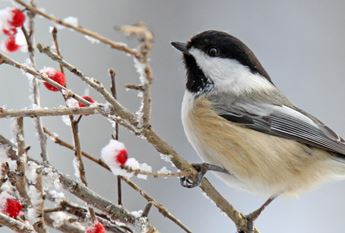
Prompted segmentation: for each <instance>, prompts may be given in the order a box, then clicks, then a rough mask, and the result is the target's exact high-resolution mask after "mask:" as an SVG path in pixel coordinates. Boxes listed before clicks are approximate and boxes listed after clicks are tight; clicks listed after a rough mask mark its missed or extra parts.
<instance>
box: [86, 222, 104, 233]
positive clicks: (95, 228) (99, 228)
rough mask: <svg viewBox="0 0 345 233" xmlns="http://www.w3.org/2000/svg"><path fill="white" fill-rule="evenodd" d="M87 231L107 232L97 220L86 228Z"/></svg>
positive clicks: (93, 232)
mask: <svg viewBox="0 0 345 233" xmlns="http://www.w3.org/2000/svg"><path fill="white" fill-rule="evenodd" d="M85 233H105V229H104V226H103V225H102V223H100V222H95V223H94V224H93V225H92V226H90V227H88V228H87V229H86V232H85Z"/></svg>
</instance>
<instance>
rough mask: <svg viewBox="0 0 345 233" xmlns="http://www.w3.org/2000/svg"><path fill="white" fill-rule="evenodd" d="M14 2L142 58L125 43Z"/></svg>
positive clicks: (114, 47)
mask: <svg viewBox="0 0 345 233" xmlns="http://www.w3.org/2000/svg"><path fill="white" fill-rule="evenodd" d="M14 1H15V2H16V3H18V4H20V5H22V6H23V7H25V8H26V9H27V10H29V11H31V12H33V13H35V14H38V15H40V16H42V17H44V18H46V19H48V20H50V21H52V22H54V23H56V24H60V25H62V26H64V27H66V28H70V29H72V30H74V31H76V32H79V33H81V34H84V35H86V36H89V37H92V38H94V39H96V40H99V41H100V42H102V43H103V44H106V45H109V46H110V47H111V48H113V49H116V50H119V51H122V52H125V53H127V54H130V55H132V56H134V57H137V58H139V56H140V55H139V53H138V52H137V51H136V50H134V49H131V48H129V47H128V46H127V45H126V44H124V43H121V42H115V41H112V40H110V39H109V38H107V37H105V36H102V35H100V34H98V33H96V32H93V31H91V30H89V29H87V28H84V27H82V26H80V25H73V24H70V23H68V22H65V21H63V20H62V19H58V18H56V17H54V16H52V15H49V14H47V13H45V12H43V11H41V10H39V9H37V8H36V7H33V6H30V5H29V4H27V3H25V2H24V1H22V0H14Z"/></svg>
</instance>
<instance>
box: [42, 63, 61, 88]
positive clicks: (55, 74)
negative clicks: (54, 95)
mask: <svg viewBox="0 0 345 233" xmlns="http://www.w3.org/2000/svg"><path fill="white" fill-rule="evenodd" d="M41 73H44V74H46V75H48V77H49V78H50V79H51V80H53V81H55V82H57V83H58V84H60V85H61V86H64V87H65V86H66V78H65V75H64V74H63V73H62V72H61V71H58V70H55V69H53V68H44V69H42V70H41ZM43 84H44V86H45V87H46V88H47V89H48V90H50V91H60V88H58V87H55V86H53V85H51V84H50V83H48V82H44V83H43Z"/></svg>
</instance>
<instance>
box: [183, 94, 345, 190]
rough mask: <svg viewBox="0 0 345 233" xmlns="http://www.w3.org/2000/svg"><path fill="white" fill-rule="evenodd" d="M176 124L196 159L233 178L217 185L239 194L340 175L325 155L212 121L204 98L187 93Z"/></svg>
mask: <svg viewBox="0 0 345 233" xmlns="http://www.w3.org/2000/svg"><path fill="white" fill-rule="evenodd" d="M182 123H183V127H184V130H185V133H186V136H187V138H188V140H189V142H190V143H191V144H192V146H193V147H194V149H195V150H196V151H197V153H198V154H199V156H200V157H201V158H202V159H203V160H204V161H205V162H208V163H212V164H216V165H219V166H222V167H224V168H226V169H227V170H228V171H229V172H230V173H232V174H233V175H234V176H233V177H230V176H228V175H222V177H223V178H224V179H223V180H225V181H226V182H227V183H230V184H231V185H235V186H240V188H242V189H246V190H249V191H254V192H259V193H265V194H266V193H269V194H277V193H296V192H298V191H300V190H301V189H305V188H308V187H310V186H312V185H314V184H316V183H318V182H320V181H322V180H324V179H325V178H327V177H329V176H331V175H334V174H333V173H335V170H337V172H338V173H339V170H341V172H344V171H343V170H344V168H343V167H342V166H343V165H340V164H339V163H337V162H335V161H333V160H331V159H330V157H329V154H328V153H327V152H325V151H323V150H320V149H317V148H310V147H308V146H305V145H303V144H300V143H298V142H296V141H293V140H289V139H284V138H280V137H276V136H272V135H268V134H265V133H261V132H258V131H255V130H252V129H248V128H245V127H242V126H240V125H238V124H236V123H232V122H230V121H228V120H226V119H224V118H222V117H220V116H218V115H217V113H216V112H215V111H213V110H212V103H210V102H209V101H208V100H207V99H206V98H204V97H198V98H194V97H193V95H192V94H191V93H189V92H188V91H186V93H185V95H184V98H183V103H182ZM332 170H333V171H332Z"/></svg>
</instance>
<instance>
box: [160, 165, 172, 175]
mask: <svg viewBox="0 0 345 233" xmlns="http://www.w3.org/2000/svg"><path fill="white" fill-rule="evenodd" d="M157 173H158V174H170V173H171V171H170V170H169V169H168V168H167V167H166V166H164V167H162V168H161V169H159V171H157Z"/></svg>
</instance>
